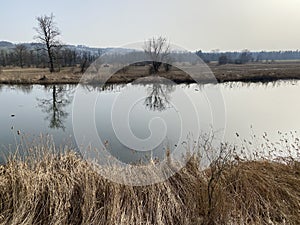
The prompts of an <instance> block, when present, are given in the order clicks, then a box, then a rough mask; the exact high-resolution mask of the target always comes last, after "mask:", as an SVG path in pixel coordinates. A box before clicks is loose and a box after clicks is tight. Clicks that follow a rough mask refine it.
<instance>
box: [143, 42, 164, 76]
mask: <svg viewBox="0 0 300 225" xmlns="http://www.w3.org/2000/svg"><path fill="white" fill-rule="evenodd" d="M144 51H145V53H146V54H147V55H148V56H149V57H150V59H151V64H152V69H153V73H157V72H158V71H159V68H160V66H161V65H162V62H163V61H167V59H168V57H169V55H170V45H169V43H168V42H167V39H166V38H164V37H158V38H155V37H153V38H151V39H149V40H148V41H146V42H145V45H144Z"/></svg>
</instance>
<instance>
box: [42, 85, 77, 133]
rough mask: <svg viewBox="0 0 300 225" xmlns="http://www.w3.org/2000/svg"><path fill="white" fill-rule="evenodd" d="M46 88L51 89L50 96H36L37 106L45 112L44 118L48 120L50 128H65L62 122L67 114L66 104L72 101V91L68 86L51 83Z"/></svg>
mask: <svg viewBox="0 0 300 225" xmlns="http://www.w3.org/2000/svg"><path fill="white" fill-rule="evenodd" d="M46 89H48V90H49V89H50V90H51V91H52V96H51V98H49V99H46V98H45V99H40V98H37V100H38V102H39V103H38V106H39V107H40V108H41V109H42V112H43V113H46V114H47V116H46V117H45V119H46V120H48V121H49V127H50V128H51V129H62V130H65V125H64V123H65V120H66V118H67V117H68V115H69V113H68V112H67V106H68V105H69V104H70V103H71V102H72V95H73V92H72V90H71V89H70V88H69V87H68V86H57V85H53V86H52V87H50V88H48V87H46Z"/></svg>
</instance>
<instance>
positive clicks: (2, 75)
mask: <svg viewBox="0 0 300 225" xmlns="http://www.w3.org/2000/svg"><path fill="white" fill-rule="evenodd" d="M186 66H187V65H186ZM186 66H183V67H186ZM208 66H209V67H210V69H211V70H212V72H213V74H214V75H215V77H216V79H217V81H218V82H228V81H243V82H268V81H276V80H280V79H284V80H287V79H300V62H299V61H276V62H274V63H270V64H268V63H247V64H243V65H235V64H227V65H220V66H219V65H218V64H217V63H209V64H208ZM108 69H110V68H108ZM79 70H80V69H79V68H78V67H65V68H61V71H60V72H57V73H50V72H49V70H48V69H47V68H45V69H41V68H23V69H21V68H9V67H8V68H7V67H3V68H2V69H1V70H0V83H3V84H77V83H78V82H80V79H81V77H82V74H81V73H79ZM160 75H161V76H163V77H165V78H167V79H170V80H173V81H174V82H176V83H190V82H195V81H194V80H193V79H192V78H191V77H190V76H189V75H187V74H185V73H184V72H183V71H181V70H179V69H177V68H174V67H172V68H171V70H170V71H169V72H168V73H165V72H162V73H161V74H160ZM44 76H45V77H46V78H47V79H42V78H43V77H44ZM145 76H149V67H148V66H130V67H128V68H123V69H121V70H120V71H119V72H118V73H116V74H114V76H112V77H111V78H110V79H109V80H108V81H107V82H106V83H128V82H132V81H134V80H136V79H137V78H142V77H145ZM202 76H203V74H202ZM202 78H203V77H202ZM203 82H212V81H211V80H206V79H204V80H203Z"/></svg>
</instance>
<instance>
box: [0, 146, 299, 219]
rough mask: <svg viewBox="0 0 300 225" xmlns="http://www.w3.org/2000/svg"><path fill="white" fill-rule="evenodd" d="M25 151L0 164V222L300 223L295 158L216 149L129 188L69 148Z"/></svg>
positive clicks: (40, 148) (41, 147)
mask: <svg viewBox="0 0 300 225" xmlns="http://www.w3.org/2000/svg"><path fill="white" fill-rule="evenodd" d="M226 148H227V147H226ZM228 148H230V147H228ZM49 149H50V150H49ZM29 152H30V153H29V154H30V156H29V157H27V158H26V159H24V158H23V159H22V160H21V159H17V158H16V157H14V158H11V160H9V161H8V162H7V163H6V164H5V165H3V166H1V168H0V223H1V224H299V223H300V185H299V184H300V163H299V162H297V161H295V160H292V159H289V160H280V161H268V160H256V161H243V160H240V159H237V158H236V159H233V158H232V157H228V155H226V157H221V154H220V157H217V158H215V159H214V160H213V161H212V162H211V164H210V167H209V168H208V169H206V170H203V171H201V170H199V158H197V157H193V158H192V159H191V160H189V162H188V163H187V165H186V167H184V168H183V169H182V170H180V172H179V173H177V174H176V175H174V176H173V177H171V178H169V179H168V180H166V181H164V182H162V183H158V184H153V185H149V186H143V187H133V186H126V185H121V184H116V183H113V182H111V181H109V180H106V179H104V178H103V177H101V176H100V175H99V174H98V173H97V172H96V171H95V170H94V169H93V167H92V166H91V165H90V164H89V163H88V162H87V161H85V160H83V159H81V158H80V157H79V156H78V155H76V154H75V153H74V152H66V153H64V154H63V153H53V149H52V147H51V146H50V147H49V146H46V147H45V146H44V147H43V146H37V147H36V148H35V149H29Z"/></svg>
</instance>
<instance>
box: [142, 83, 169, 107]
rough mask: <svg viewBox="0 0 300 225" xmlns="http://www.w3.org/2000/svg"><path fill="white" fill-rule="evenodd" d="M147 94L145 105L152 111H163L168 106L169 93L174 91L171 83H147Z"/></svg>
mask: <svg viewBox="0 0 300 225" xmlns="http://www.w3.org/2000/svg"><path fill="white" fill-rule="evenodd" d="M147 90H148V96H147V97H146V99H145V102H144V104H145V106H146V108H147V109H149V110H152V111H164V110H166V108H167V107H169V106H170V93H171V92H173V91H174V86H173V85H166V84H160V83H153V84H151V85H150V84H149V85H148V88H147Z"/></svg>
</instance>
